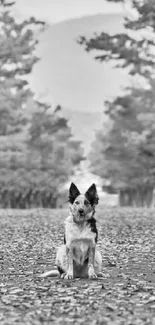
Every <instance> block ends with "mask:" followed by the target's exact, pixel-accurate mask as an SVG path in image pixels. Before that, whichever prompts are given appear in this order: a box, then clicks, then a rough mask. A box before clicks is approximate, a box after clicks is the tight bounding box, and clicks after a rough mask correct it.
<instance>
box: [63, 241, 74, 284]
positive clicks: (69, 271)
mask: <svg viewBox="0 0 155 325" xmlns="http://www.w3.org/2000/svg"><path fill="white" fill-rule="evenodd" d="M66 253H67V260H68V269H67V273H66V274H65V275H64V279H73V249H72V247H70V248H68V247H67V251H66Z"/></svg>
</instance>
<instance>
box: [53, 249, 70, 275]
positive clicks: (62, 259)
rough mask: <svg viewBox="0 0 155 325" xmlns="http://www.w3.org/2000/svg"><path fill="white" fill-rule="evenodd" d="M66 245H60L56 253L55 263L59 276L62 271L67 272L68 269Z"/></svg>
mask: <svg viewBox="0 0 155 325" xmlns="http://www.w3.org/2000/svg"><path fill="white" fill-rule="evenodd" d="M66 249H67V248H66V245H61V246H60V247H59V248H58V250H57V254H56V261H55V264H56V266H57V268H58V271H59V273H60V276H61V275H62V274H64V273H67V269H68V260H67V252H66Z"/></svg>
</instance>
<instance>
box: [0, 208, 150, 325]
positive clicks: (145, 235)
mask: <svg viewBox="0 0 155 325" xmlns="http://www.w3.org/2000/svg"><path fill="white" fill-rule="evenodd" d="M66 216H67V211H63V210H54V211H52V210H29V211H19V210H18V211H17V210H14V211H13V210H0V324H1V325H4V324H5V325H6V324H8V325H9V324H10V325H14V324H23V325H29V324H34V325H35V324H51V323H52V324H63V325H65V324H66V325H68V324H92V325H96V324H103V325H106V324H110V325H111V324H114V325H117V324H120V325H123V324H125V325H128V324H131V325H135V324H136V325H141V324H155V210H149V209H116V208H109V209H105V210H102V211H100V210H98V213H97V220H98V225H99V230H100V231H99V246H100V248H101V250H102V255H103V275H104V276H103V278H100V279H98V280H92V281H90V280H79V279H77V280H73V281H69V280H68V281H67V280H60V279H58V278H46V279H41V278H39V277H38V275H39V274H41V273H42V272H43V271H47V270H50V269H51V268H53V265H54V260H55V253H56V248H57V247H58V246H59V245H60V244H61V243H62V241H63V221H64V217H66Z"/></svg>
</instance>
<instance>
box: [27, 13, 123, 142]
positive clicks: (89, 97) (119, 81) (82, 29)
mask: <svg viewBox="0 0 155 325" xmlns="http://www.w3.org/2000/svg"><path fill="white" fill-rule="evenodd" d="M122 30H123V17H122V15H121V14H105V15H95V16H90V17H82V18H77V19H73V20H69V21H64V22H61V23H57V24H53V25H51V26H49V27H48V28H47V30H46V31H45V32H44V33H43V34H42V35H41V37H40V42H39V45H38V48H37V54H38V56H39V57H40V58H41V60H40V61H39V62H38V63H37V64H36V66H35V68H34V70H33V74H32V75H31V78H30V83H31V86H32V88H33V89H34V91H35V93H36V94H37V96H38V97H39V99H44V100H47V101H48V102H50V103H51V104H52V105H56V104H60V105H61V106H63V107H64V108H65V110H64V112H66V114H67V116H68V117H69V119H70V124H71V125H72V127H73V132H75V133H76V135H78V134H79V137H80V138H82V140H83V141H84V145H85V148H87V144H88V143H90V138H92V134H93V130H94V129H96V128H97V129H98V128H99V127H100V125H101V120H102V111H103V108H104V100H106V99H108V98H111V97H114V96H116V95H117V94H118V93H119V92H120V91H121V86H124V85H126V84H127V74H126V72H125V71H123V70H121V69H115V68H114V64H112V63H99V62H98V61H96V60H94V55H95V53H86V52H85V50H84V48H83V47H82V46H80V45H79V44H78V43H77V39H78V38H79V36H81V35H84V36H87V37H91V36H92V35H93V33H95V32H97V33H100V32H102V31H105V32H108V33H117V32H121V31H122ZM96 112H98V114H96Z"/></svg>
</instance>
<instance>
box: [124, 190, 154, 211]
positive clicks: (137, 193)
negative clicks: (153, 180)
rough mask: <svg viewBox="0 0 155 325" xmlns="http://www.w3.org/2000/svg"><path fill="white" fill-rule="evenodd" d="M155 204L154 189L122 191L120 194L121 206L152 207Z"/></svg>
mask: <svg viewBox="0 0 155 325" xmlns="http://www.w3.org/2000/svg"><path fill="white" fill-rule="evenodd" d="M152 202H153V187H151V186H145V187H144V186H142V187H139V188H138V189H136V190H135V189H126V190H121V191H120V193H119V205H120V206H121V207H123V206H136V207H143V206H147V207H150V206H151V205H152Z"/></svg>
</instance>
